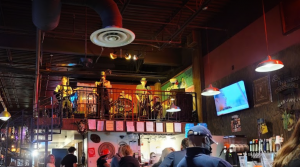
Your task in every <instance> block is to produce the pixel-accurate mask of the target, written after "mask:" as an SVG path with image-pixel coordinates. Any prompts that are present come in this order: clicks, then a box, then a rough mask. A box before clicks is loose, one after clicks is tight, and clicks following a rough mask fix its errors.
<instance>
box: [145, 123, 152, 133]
mask: <svg viewBox="0 0 300 167" xmlns="http://www.w3.org/2000/svg"><path fill="white" fill-rule="evenodd" d="M146 132H154V122H146Z"/></svg>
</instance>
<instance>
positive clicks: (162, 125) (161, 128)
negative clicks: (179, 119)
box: [156, 122, 164, 132]
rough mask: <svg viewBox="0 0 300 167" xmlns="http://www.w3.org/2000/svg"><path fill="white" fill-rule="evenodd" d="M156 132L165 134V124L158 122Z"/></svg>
mask: <svg viewBox="0 0 300 167" xmlns="http://www.w3.org/2000/svg"><path fill="white" fill-rule="evenodd" d="M156 132H164V124H163V123H162V122H156Z"/></svg>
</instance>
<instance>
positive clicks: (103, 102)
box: [95, 71, 112, 116]
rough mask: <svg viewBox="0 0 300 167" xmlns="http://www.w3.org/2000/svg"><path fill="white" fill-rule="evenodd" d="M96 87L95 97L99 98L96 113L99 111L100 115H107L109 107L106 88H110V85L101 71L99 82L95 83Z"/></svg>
mask: <svg viewBox="0 0 300 167" xmlns="http://www.w3.org/2000/svg"><path fill="white" fill-rule="evenodd" d="M95 85H96V87H97V95H98V96H99V98H98V99H99V103H98V104H99V105H98V111H100V115H101V116H102V114H105V115H107V114H109V110H110V106H109V93H108V90H107V88H111V87H112V86H111V84H110V82H109V81H108V80H106V74H105V71H101V79H100V82H95Z"/></svg>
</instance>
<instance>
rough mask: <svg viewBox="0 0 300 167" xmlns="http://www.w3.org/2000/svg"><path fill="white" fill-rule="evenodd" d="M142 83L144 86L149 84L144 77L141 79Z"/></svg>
mask: <svg viewBox="0 0 300 167" xmlns="http://www.w3.org/2000/svg"><path fill="white" fill-rule="evenodd" d="M141 84H142V85H143V86H145V85H146V84H147V80H146V78H142V79H141Z"/></svg>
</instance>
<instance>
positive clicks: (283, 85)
mask: <svg viewBox="0 0 300 167" xmlns="http://www.w3.org/2000/svg"><path fill="white" fill-rule="evenodd" d="M299 79H300V77H299V76H296V77H290V78H287V79H284V80H281V79H280V77H279V76H278V75H274V76H273V78H272V82H277V83H278V87H277V88H276V89H275V93H276V94H278V93H279V92H282V91H284V90H287V89H293V88H296V89H297V88H298V87H299V85H298V83H295V81H298V80H299Z"/></svg>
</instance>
